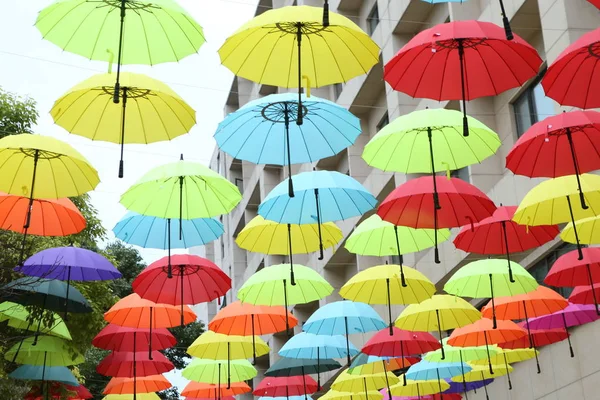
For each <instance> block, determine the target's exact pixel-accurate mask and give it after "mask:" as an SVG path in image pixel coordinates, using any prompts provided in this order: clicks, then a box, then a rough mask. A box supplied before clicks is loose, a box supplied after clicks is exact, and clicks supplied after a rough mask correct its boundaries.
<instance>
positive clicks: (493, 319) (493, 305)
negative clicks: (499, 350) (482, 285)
mask: <svg viewBox="0 0 600 400" xmlns="http://www.w3.org/2000/svg"><path fill="white" fill-rule="evenodd" d="M489 276H490V294H491V295H492V296H491V298H492V329H496V328H498V322H497V321H496V301H495V300H494V278H493V277H492V274H489Z"/></svg>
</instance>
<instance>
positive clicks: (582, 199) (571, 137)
mask: <svg viewBox="0 0 600 400" xmlns="http://www.w3.org/2000/svg"><path fill="white" fill-rule="evenodd" d="M567 141H568V142H569V148H570V149H571V158H572V159H573V168H574V169H575V179H577V190H578V191H579V200H580V202H581V208H583V209H584V210H587V209H588V206H587V204H585V196H584V195H583V189H582V188H581V179H580V178H579V174H580V173H579V164H578V163H577V156H576V155H575V146H574V145H573V136H572V135H571V129H570V128H567Z"/></svg>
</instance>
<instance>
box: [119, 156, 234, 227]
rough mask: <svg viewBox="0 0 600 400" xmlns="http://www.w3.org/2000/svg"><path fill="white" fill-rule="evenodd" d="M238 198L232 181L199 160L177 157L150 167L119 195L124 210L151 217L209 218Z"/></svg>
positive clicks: (228, 208)
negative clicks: (167, 162) (170, 161)
mask: <svg viewBox="0 0 600 400" xmlns="http://www.w3.org/2000/svg"><path fill="white" fill-rule="evenodd" d="M241 199H242V195H241V193H240V190H239V189H238V188H237V186H235V185H234V184H233V183H231V182H229V181H228V180H227V179H225V178H224V177H222V176H221V175H219V174H217V173H216V172H214V171H212V170H211V169H210V168H208V167H205V166H204V165H202V164H198V163H193V162H189V161H183V155H182V156H181V158H180V160H179V161H177V162H174V163H170V164H165V165H162V166H160V167H157V168H154V169H152V170H150V171H149V172H147V173H146V174H145V175H144V176H142V177H141V178H140V179H139V180H138V181H137V182H136V183H135V184H134V185H133V186H131V187H130V188H129V189H128V190H127V191H126V192H125V193H123V195H122V196H121V204H123V205H124V206H125V208H127V209H128V210H131V211H135V212H137V213H139V214H142V215H148V216H151V217H158V218H165V219H175V218H179V239H181V236H182V225H181V220H182V219H196V218H212V217H216V216H218V215H222V214H227V213H229V212H230V211H231V210H233V209H234V208H235V206H237V204H238V203H239V202H240V200H241Z"/></svg>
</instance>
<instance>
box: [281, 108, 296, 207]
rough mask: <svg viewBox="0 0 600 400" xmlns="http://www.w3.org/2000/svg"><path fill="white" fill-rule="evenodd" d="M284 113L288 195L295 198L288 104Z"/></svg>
mask: <svg viewBox="0 0 600 400" xmlns="http://www.w3.org/2000/svg"><path fill="white" fill-rule="evenodd" d="M283 107H284V108H283V113H284V119H285V148H286V150H287V165H288V182H289V183H288V195H289V196H290V197H294V182H293V181H292V150H291V145H290V110H289V109H288V103H287V102H285V103H284V105H283Z"/></svg>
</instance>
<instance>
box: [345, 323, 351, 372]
mask: <svg viewBox="0 0 600 400" xmlns="http://www.w3.org/2000/svg"><path fill="white" fill-rule="evenodd" d="M344 327H345V328H346V357H347V358H348V365H350V361H351V360H350V339H349V338H348V334H349V332H348V317H344Z"/></svg>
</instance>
